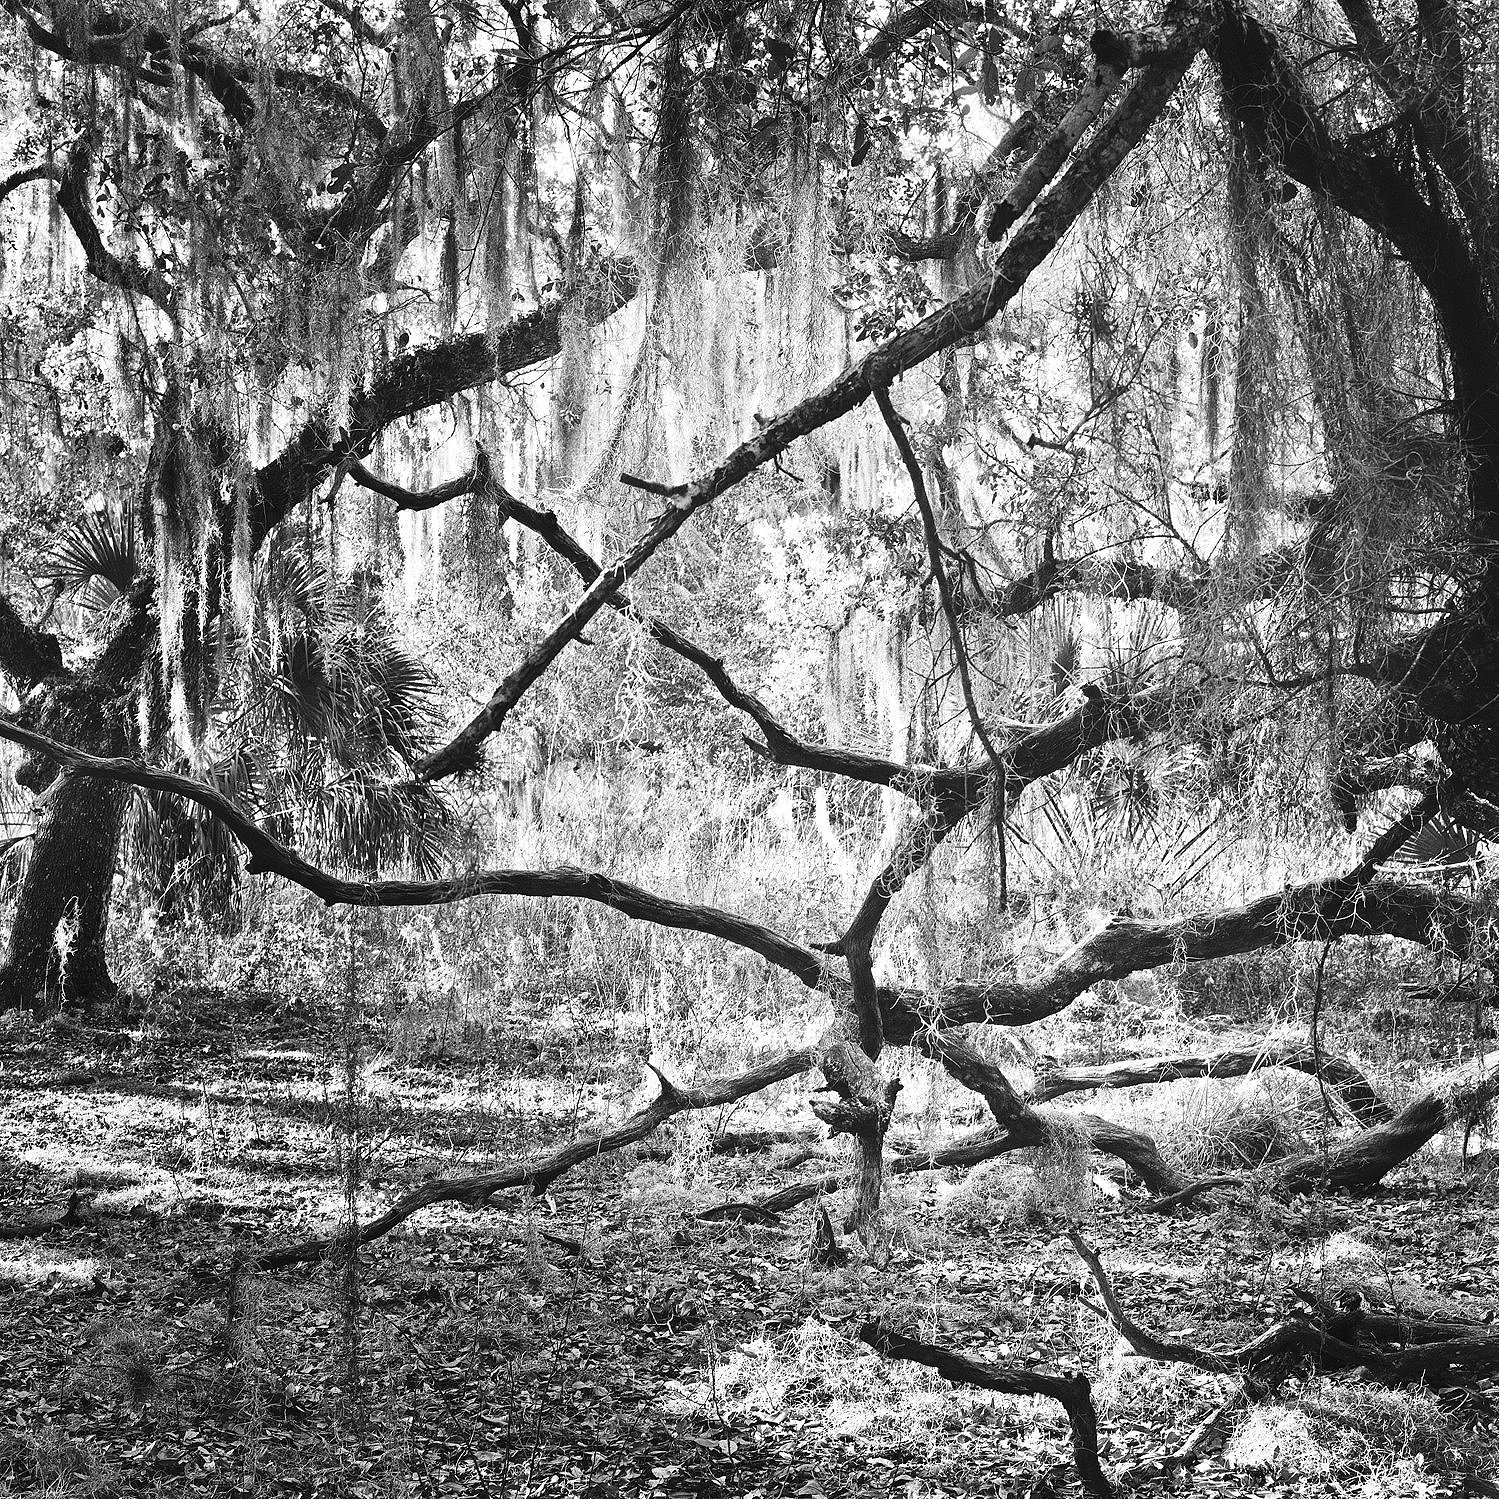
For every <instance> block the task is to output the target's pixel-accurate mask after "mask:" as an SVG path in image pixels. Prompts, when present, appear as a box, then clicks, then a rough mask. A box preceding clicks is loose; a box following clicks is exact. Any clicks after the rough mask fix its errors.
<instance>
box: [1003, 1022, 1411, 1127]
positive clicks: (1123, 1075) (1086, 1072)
mask: <svg viewBox="0 0 1499 1499" xmlns="http://www.w3.org/2000/svg"><path fill="white" fill-rule="evenodd" d="M1267 1067H1285V1068H1289V1069H1291V1070H1292V1071H1296V1072H1305V1073H1307V1074H1308V1075H1310V1076H1312V1077H1318V1076H1320V1077H1322V1078H1323V1079H1324V1080H1325V1081H1326V1082H1327V1083H1329V1084H1330V1085H1331V1086H1332V1087H1333V1088H1334V1089H1335V1090H1336V1092H1337V1095H1338V1097H1339V1098H1340V1099H1341V1100H1342V1102H1343V1104H1344V1105H1345V1107H1346V1108H1347V1109H1348V1112H1349V1113H1350V1114H1351V1115H1352V1116H1353V1118H1355V1119H1356V1120H1358V1121H1359V1123H1361V1124H1382V1123H1384V1122H1385V1121H1387V1120H1389V1119H1390V1118H1392V1117H1393V1112H1394V1111H1393V1110H1392V1109H1391V1108H1390V1106H1389V1104H1387V1103H1386V1102H1385V1101H1384V1099H1382V1098H1381V1097H1380V1096H1379V1094H1378V1093H1376V1092H1375V1090H1374V1087H1373V1085H1372V1084H1371V1083H1370V1082H1369V1079H1368V1078H1366V1077H1365V1076H1364V1074H1363V1073H1362V1072H1360V1071H1359V1069H1358V1068H1357V1067H1355V1066H1354V1065H1353V1063H1352V1062H1349V1061H1347V1060H1346V1059H1344V1058H1342V1057H1336V1056H1328V1055H1327V1054H1326V1053H1323V1054H1321V1056H1320V1057H1319V1056H1318V1054H1317V1051H1316V1049H1315V1048H1314V1047H1312V1046H1311V1045H1309V1044H1308V1043H1307V1042H1305V1041H1295V1040H1281V1041H1262V1042H1260V1043H1258V1044H1257V1045H1254V1046H1229V1047H1224V1048H1222V1049H1221V1050H1219V1051H1213V1052H1207V1053H1205V1054H1202V1055H1188V1056H1173V1057H1140V1058H1133V1057H1131V1058H1126V1059H1123V1060H1121V1061H1118V1062H1105V1063H1103V1064H1101V1065H1100V1066H1097V1067H1064V1068H1060V1069H1058V1070H1056V1071H1053V1072H1048V1073H1046V1074H1045V1076H1043V1077H1042V1078H1041V1079H1040V1080H1039V1081H1038V1082H1037V1084H1036V1087H1035V1088H1034V1090H1033V1091H1032V1093H1031V1099H1032V1101H1033V1102H1035V1103H1045V1102H1046V1101H1047V1100H1049V1099H1053V1098H1060V1097H1061V1096H1062V1095H1063V1094H1064V1093H1080V1092H1089V1091H1092V1090H1093V1089H1095V1088H1102V1089H1116V1088H1139V1087H1144V1086H1146V1085H1148V1084H1151V1083H1167V1082H1176V1081H1178V1080H1179V1079H1181V1078H1188V1077H1247V1076H1248V1075H1249V1074H1250V1073H1252V1072H1261V1071H1263V1070H1264V1069H1265V1068H1267Z"/></svg>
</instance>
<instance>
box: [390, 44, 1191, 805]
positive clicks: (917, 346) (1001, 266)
mask: <svg viewBox="0 0 1499 1499" xmlns="http://www.w3.org/2000/svg"><path fill="white" fill-rule="evenodd" d="M1199 30H1200V27H1199V26H1198V25H1197V23H1186V24H1184V25H1183V26H1182V27H1181V28H1180V30H1179V32H1178V33H1177V35H1178V38H1179V51H1178V53H1177V54H1174V55H1173V58H1172V60H1171V61H1170V62H1162V63H1158V64H1153V65H1152V66H1150V67H1148V68H1146V69H1145V70H1144V71H1143V72H1142V73H1141V74H1140V76H1139V78H1138V79H1137V80H1136V82H1135V83H1134V84H1133V85H1132V86H1131V88H1130V89H1129V90H1128V91H1127V92H1126V94H1125V96H1124V97H1123V99H1121V101H1120V103H1119V105H1118V106H1117V108H1116V109H1115V111H1114V113H1113V115H1112V116H1111V117H1110V118H1109V120H1107V121H1106V122H1105V123H1104V124H1102V125H1101V126H1100V127H1099V129H1098V131H1097V132H1096V134H1095V135H1094V137H1093V139H1092V140H1091V141H1090V143H1089V145H1088V147H1087V148H1086V149H1085V150H1084V151H1083V152H1082V153H1081V154H1080V155H1079V157H1078V160H1077V161H1076V162H1074V163H1073V165H1072V166H1071V167H1070V168H1069V169H1068V171H1067V172H1066V173H1065V174H1064V175H1063V176H1062V178H1061V179H1060V180H1059V181H1058V182H1057V184H1056V186H1055V187H1054V189H1053V190H1052V191H1051V192H1050V194H1048V196H1047V197H1046V199H1045V201H1044V202H1043V203H1041V204H1040V205H1039V206H1038V208H1037V210H1036V212H1035V213H1034V214H1032V215H1031V217H1030V219H1029V220H1028V221H1027V224H1026V226H1025V227H1024V228H1023V229H1022V230H1021V231H1020V232H1019V233H1017V234H1016V235H1015V236H1014V237H1013V238H1012V239H1011V240H1010V241H1009V243H1008V244H1007V245H1006V246H1005V248H1004V250H1003V251H1002V252H1001V254H1000V256H999V258H998V260H997V262H996V264H995V268H994V273H993V275H992V277H991V278H990V279H989V281H988V282H987V283H986V284H984V285H981V286H978V287H976V288H974V289H973V290H972V291H970V292H968V293H966V294H965V295H963V296H961V297H958V298H956V299H955V300H954V301H952V302H949V303H947V304H946V305H945V306H944V307H942V308H939V309H938V311H936V312H935V313H932V314H930V315H929V316H928V317H926V318H923V319H922V320H921V322H919V323H917V324H916V325H915V326H914V327H913V328H910V329H907V330H906V331H905V332H902V333H899V334H897V335H895V337H893V338H891V339H889V340H888V341H887V342H886V343H884V344H883V345H881V346H880V348H878V349H876V350H875V351H874V352H873V353H871V354H869V355H868V356H866V358H864V359H863V360H861V361H860V362H859V363H858V364H856V365H854V366H852V367H851V368H849V369H847V370H845V371H844V373H843V374H842V375H840V376H839V377H838V378H837V379H835V380H834V381H833V382H832V383H831V384H829V385H827V386H825V387H824V388H823V389H822V390H820V391H818V392H816V393H815V394H814V395H811V396H809V397H807V398H806V399H805V400H803V401H801V402H799V403H798V404H797V405H795V406H793V407H791V408H790V409H789V410H787V411H785V412H782V413H781V415H779V416H777V417H775V418H774V419H772V420H771V421H769V422H766V423H765V424H764V425H763V426H762V427H761V428H760V430H759V431H758V432H757V433H756V435H755V436H754V437H752V438H751V439H750V440H749V441H747V442H745V443H743V444H741V445H740V446H739V447H737V448H735V449H734V450H733V451H732V452H731V453H729V454H728V455H727V456H726V457H725V458H723V459H722V460H721V461H720V462H719V463H718V464H717V465H716V466H715V467H714V468H713V469H711V470H710V471H709V472H708V473H706V474H704V475H702V476H701V477H699V478H698V479H696V480H694V481H693V482H692V483H691V484H689V485H688V487H687V491H686V493H685V494H683V495H682V496H681V498H680V499H679V500H677V501H675V502H673V504H671V505H670V506H669V507H668V508H667V509H666V510H665V511H664V512H663V513H662V514H661V515H660V516H659V517H658V518H657V520H656V521H655V522H654V524H652V525H651V526H650V527H648V528H647V530H646V531H645V533H644V534H643V535H642V536H641V537H640V538H639V539H638V540H637V541H636V543H635V545H634V546H633V547H632V548H631V549H630V550H629V551H628V552H626V553H625V554H624V555H623V556H621V557H619V558H618V559H616V561H615V562H613V563H612V564H611V565H610V566H609V567H608V568H607V569H606V570H605V571H604V573H602V574H601V575H600V577H599V578H598V579H597V580H596V581H595V582H594V583H593V584H592V585H590V586H589V588H588V589H586V590H585V592H584V594H583V597H582V598H581V599H579V600H578V602H577V603H576V604H575V605H574V606H573V608H572V609H571V610H570V611H569V612H568V613H567V614H566V615H565V616H564V617H563V618H562V619H561V620H560V621H559V622H558V623H557V624H556V625H555V626H554V627H553V628H552V629H551V630H550V631H549V632H548V634H547V635H546V636H545V637H544V638H543V639H542V640H541V641H539V642H538V643H537V645H536V646H535V647H533V648H532V650H531V651H530V652H529V653H528V654H527V655H526V656H525V657H524V658H523V659H522V660H521V661H520V662H518V663H517V665H516V666H515V667H514V668H513V669H512V670H511V671H510V673H509V674H508V675H507V676H506V677H505V678H504V680H503V681H501V682H500V684H499V685H498V686H497V687H496V688H495V690H494V692H493V694H492V695H491V697H490V699H489V701H488V702H487V703H486V704H485V705H484V707H483V708H481V709H480V710H479V712H478V713H476V714H475V715H474V717H473V718H472V719H471V720H470V721H469V722H468V724H466V725H465V726H464V728H463V729H461V730H460V731H459V733H458V734H457V735H455V736H454V738H453V739H452V740H450V741H449V743H448V744H446V745H445V746H443V747H442V748H441V749H439V750H437V751H436V752H435V753H434V754H432V755H430V756H429V757H428V758H427V760H426V761H425V762H424V763H423V764H422V765H421V766H420V767H419V773H420V774H421V776H422V778H423V779H424V780H429V781H434V780H442V779H444V778H445V777H447V776H451V775H455V774H458V773H459V772H461V771H465V770H468V769H470V768H471V767H472V766H473V765H474V764H475V763H476V760H477V757H478V754H479V751H480V749H481V748H482V746H483V743H484V741H485V740H486V739H488V738H489V736H490V735H491V734H494V733H496V732H497V731H498V730H499V729H500V727H501V726H502V725H503V724H504V721H505V719H506V718H507V717H508V715H509V714H510V711H511V710H512V709H513V708H514V707H515V705H516V704H517V703H518V702H519V701H520V699H521V697H522V696H523V695H524V694H525V692H526V691H527V689H528V688H529V687H530V686H531V685H532V684H533V683H534V682H536V681H537V680H538V679H539V678H540V677H541V676H542V674H543V673H544V672H545V671H546V670H547V668H548V667H549V666H550V665H551V663H552V662H553V661H554V660H555V659H556V658H557V656H558V655H560V654H561V652H562V650H563V649H564V648H565V647H566V646H567V645H568V643H569V642H570V641H573V640H575V639H576V638H577V637H578V636H579V635H580V634H581V633H582V632H583V630H584V629H585V628H586V626H587V624H588V622H589V621H590V620H591V619H592V618H593V617H594V616H595V615H596V614H597V613H598V612H599V610H600V609H601V608H603V607H604V604H605V602H606V600H607V599H608V597H609V595H610V594H612V593H614V592H615V591H616V590H618V589H619V588H621V587H623V586H624V584H625V583H626V582H628V581H629V579H630V578H631V577H633V576H634V574H635V573H637V572H638V571H639V570H640V569H641V568H642V567H644V566H645V564H646V563H647V562H648V561H649V560H650V559H651V557H652V556H654V555H655V553H656V551H657V550H658V549H659V548H660V547H661V545H662V544H663V543H664V542H666V541H667V540H669V539H670V538H671V537H672V536H674V535H676V533H677V532H678V531H679V530H680V529H681V528H682V527H683V526H684V525H685V524H686V523H687V521H688V520H689V519H690V518H691V517H692V516H693V515H694V514H696V512H697V511H698V510H700V509H702V508H703V507H704V506H705V505H709V504H711V503H712V502H713V501H714V500H716V499H717V498H718V497H719V496H720V495H722V494H724V493H726V492H727V491H728V490H730V489H732V488H733V487H734V486H735V485H736V484H738V483H740V482H741V481H742V480H743V479H745V478H747V477H748V476H749V475H750V474H751V473H753V472H754V471H755V470H756V469H758V468H759V467H760V466H761V465H762V464H766V463H769V462H771V461H772V460H773V459H775V458H777V457H779V456H780V455H781V454H782V453H783V452H785V451H786V449H787V448H788V447H790V445H791V444H792V443H793V442H795V441H796V440H797V439H798V438H801V437H805V436H807V435H808V434H809V433H811V432H815V431H816V430H818V428H820V427H822V426H825V425H826V424H827V423H828V422H830V421H834V420H836V419H837V418H838V417H840V416H843V415H845V414H847V413H848V412H850V411H852V410H854V409H855V408H856V407H857V406H859V405H860V404H861V403H862V402H863V401H864V400H865V399H866V398H867V397H868V396H869V395H870V393H871V392H872V391H874V390H876V389H883V388H884V387H886V386H888V385H889V384H890V382H891V381H892V380H894V379H895V378H897V377H898V376H899V375H901V374H903V373H904V372H905V371H907V370H910V369H914V368H915V367H916V366H917V365H919V364H921V363H923V362H924V361H925V360H927V359H928V358H930V357H931V356H932V355H933V354H935V353H937V352H938V351H939V350H941V349H944V348H946V347H948V346H949V345H951V344H953V343H956V342H957V341H959V340H960V339H962V338H965V337H967V336H969V335H970V334H972V333H975V332H977V331H978V329H980V328H982V327H983V326H984V325H985V324H986V323H988V322H989V321H990V319H991V318H993V317H994V316H995V315H996V314H997V313H998V312H999V311H1000V310H1001V308H1003V307H1005V306H1006V305H1008V303H1009V302H1010V300H1011V299H1012V298H1013V297H1014V296H1015V294H1016V293H1017V292H1018V291H1019V290H1020V288H1021V287H1022V286H1023V285H1024V284H1025V282H1026V280H1027V279H1028V277H1029V276H1030V274H1031V272H1032V271H1034V270H1035V269H1036V267H1037V266H1039V265H1040V264H1041V263H1042V262H1043V261H1044V260H1045V259H1046V257H1047V256H1048V255H1049V254H1050V253H1051V251H1052V249H1053V248H1054V247H1055V245H1056V244H1057V242H1058V241H1059V240H1060V239H1061V237H1062V235H1063V234H1064V233H1065V232H1066V230H1067V229H1069V228H1070V227H1071V226H1072V224H1073V223H1074V222H1075V221H1076V220H1077V218H1078V216H1079V215H1080V214H1081V213H1082V211H1083V209H1084V208H1085V207H1086V206H1087V204H1088V203H1089V202H1090V201H1091V200H1092V198H1093V195H1094V193H1095V192H1096V191H1097V189H1098V187H1099V186H1100V184H1101V183H1102V182H1104V181H1105V180H1106V179H1107V178H1108V177H1109V176H1110V175H1111V174H1112V173H1113V171H1114V170H1115V168H1116V167H1117V166H1118V165H1119V163H1120V162H1121V161H1123V159H1124V158H1125V156H1127V155H1128V154H1129V152H1130V151H1131V150H1132V149H1133V148H1134V146H1135V145H1136V144H1138V142H1139V141H1140V140H1141V139H1142V138H1143V136H1144V134H1145V132H1146V131H1147V130H1148V129H1149V127H1150V125H1151V124H1152V123H1153V121H1154V120H1155V118H1156V116H1157V115H1158V114H1159V113H1160V111H1161V110H1162V108H1164V106H1165V103H1166V101H1167V100H1168V99H1169V98H1170V97H1171V95H1172V94H1173V93H1174V92H1175V89H1176V86H1177V84H1178V83H1179V82H1180V79H1181V76H1182V74H1183V72H1184V71H1185V69H1186V66H1187V64H1188V62H1190V60H1191V56H1192V54H1193V52H1194V51H1195V47H1196V39H1197V36H1198V34H1199Z"/></svg>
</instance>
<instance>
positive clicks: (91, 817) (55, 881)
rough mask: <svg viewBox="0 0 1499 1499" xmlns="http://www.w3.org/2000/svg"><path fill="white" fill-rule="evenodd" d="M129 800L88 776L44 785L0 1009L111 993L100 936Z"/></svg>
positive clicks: (1, 980)
mask: <svg viewBox="0 0 1499 1499" xmlns="http://www.w3.org/2000/svg"><path fill="white" fill-rule="evenodd" d="M128 799H129V797H128V793H127V792H126V791H125V790H124V789H123V788H121V787H119V786H111V785H109V784H108V783H107V782H104V781H101V780H99V779H98V778H97V777H93V776H73V775H69V776H65V777H63V778H62V779H61V780H59V781H57V782H56V783H55V784H54V785H53V786H52V787H51V789H50V790H49V791H48V792H47V794H46V798H45V804H44V810H43V813H42V820H41V824H40V826H39V827H38V828H37V831H36V835H35V838H34V840H33V843H32V847H31V857H30V859H29V860H28V862H27V866H26V873H25V876H24V877H23V879H22V881H21V890H20V896H19V898H18V900H17V903H16V915H15V920H14V922H13V923H12V925H11V931H10V942H9V946H8V948H7V951H6V955H5V962H4V964H3V965H0V1009H8V1008H13V1007H15V1006H17V1005H22V1006H28V1007H44V1006H48V1005H51V1004H53V1003H55V1002H57V1001H60V1000H62V1001H66V1002H68V1003H70V1004H83V1005H88V1004H95V1003H97V1002H99V1001H100V1000H105V999H109V998H111V997H112V996H113V995H114V993H115V990H116V987H117V986H116V984H115V981H114V979H113V978H112V976H111V975H110V971H109V961H108V958H107V955H106V953H105V938H106V936H107V934H108V930H109V897H110V891H111V889H112V887H113V885H114V875H115V861H116V857H117V855H118V852H119V845H120V830H121V827H122V826H123V823H124V816H125V807H126V804H127V802H128ZM60 934H62V935H60Z"/></svg>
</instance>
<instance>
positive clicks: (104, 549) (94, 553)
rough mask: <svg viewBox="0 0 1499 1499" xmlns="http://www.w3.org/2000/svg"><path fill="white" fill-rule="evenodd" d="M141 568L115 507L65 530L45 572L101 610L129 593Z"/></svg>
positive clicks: (61, 586) (127, 532)
mask: <svg viewBox="0 0 1499 1499" xmlns="http://www.w3.org/2000/svg"><path fill="white" fill-rule="evenodd" d="M138 571H139V569H138V566H137V561H136V553H135V538H134V536H133V535H132V534H131V533H130V532H129V531H127V529H126V527H125V525H124V522H123V520H122V519H121V517H120V516H118V515H116V514H115V512H114V511H113V510H98V511H95V512H94V513H93V514H92V515H86V516H84V517H83V519H82V520H80V521H79V522H78V523H77V524H76V525H74V526H72V527H71V528H70V529H69V530H67V531H65V532H64V533H63V535H62V536H61V537H60V538H59V540H58V542H57V545H56V546H55V547H54V548H53V550H52V555H51V556H50V557H48V559H47V561H46V563H45V564H44V565H43V569H42V575H43V576H44V577H49V578H51V580H52V582H53V583H54V584H55V585H56V586H57V587H58V588H60V589H63V590H65V591H67V592H71V593H73V594H75V595H76V600H77V602H78V603H79V604H82V605H83V606H84V607H86V608H93V609H100V608H107V607H108V606H109V605H110V604H112V603H113V602H114V601H115V599H117V598H119V597H120V596H122V595H123V594H126V593H129V592H130V587H131V585H132V584H133V583H134V582H135V579H136V575H137V573H138Z"/></svg>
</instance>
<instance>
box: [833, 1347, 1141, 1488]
mask: <svg viewBox="0 0 1499 1499" xmlns="http://www.w3.org/2000/svg"><path fill="white" fill-rule="evenodd" d="M859 1338H860V1340H861V1341H862V1342H865V1343H867V1344H868V1345H869V1346H870V1347H871V1348H873V1349H874V1350H875V1352H876V1353H883V1354H884V1355H885V1357H886V1358H898V1359H904V1360H906V1361H907V1362H908V1363H915V1364H925V1365H926V1367H927V1368H929V1369H935V1370H936V1371H937V1372H938V1373H939V1374H940V1375H941V1376H942V1377H943V1379H945V1380H948V1381H949V1382H950V1383H952V1384H961V1385H972V1386H974V1387H975V1388H977V1389H980V1390H995V1391H997V1392H998V1393H1000V1394H1001V1395H1039V1396H1041V1397H1042V1398H1043V1399H1046V1400H1055V1401H1056V1402H1057V1404H1058V1405H1060V1406H1061V1407H1062V1410H1063V1411H1064V1412H1065V1413H1066V1416H1067V1424H1068V1425H1069V1426H1070V1427H1071V1428H1072V1460H1073V1462H1074V1463H1075V1464H1076V1465H1077V1476H1078V1478H1079V1479H1080V1480H1081V1482H1082V1485H1083V1488H1084V1489H1085V1490H1086V1491H1087V1492H1088V1493H1089V1494H1093V1495H1095V1496H1098V1499H1112V1496H1113V1493H1114V1486H1113V1484H1111V1483H1110V1482H1109V1480H1108V1476H1107V1475H1106V1474H1105V1473H1104V1471H1103V1467H1102V1465H1101V1464H1100V1463H1099V1460H1098V1414H1097V1412H1096V1411H1095V1410H1094V1408H1093V1386H1092V1384H1091V1383H1090V1382H1089V1380H1088V1376H1087V1375H1086V1374H1040V1373H1037V1372H1036V1371H1035V1370H1034V1369H1019V1368H1015V1367H1013V1366H1010V1365H1005V1364H989V1363H979V1362H978V1360H977V1359H971V1358H968V1357H966V1356H965V1355H963V1354H961V1353H953V1352H951V1351H950V1350H949V1349H946V1348H941V1347H939V1346H938V1345H937V1344H936V1343H923V1342H921V1341H920V1340H919V1339H917V1338H909V1337H907V1336H906V1335H905V1334H904V1333H898V1332H894V1331H892V1330H891V1329H890V1328H888V1327H886V1326H884V1324H883V1323H880V1322H866V1323H865V1324H864V1325H863V1326H862V1327H861V1328H860V1329H859Z"/></svg>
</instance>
